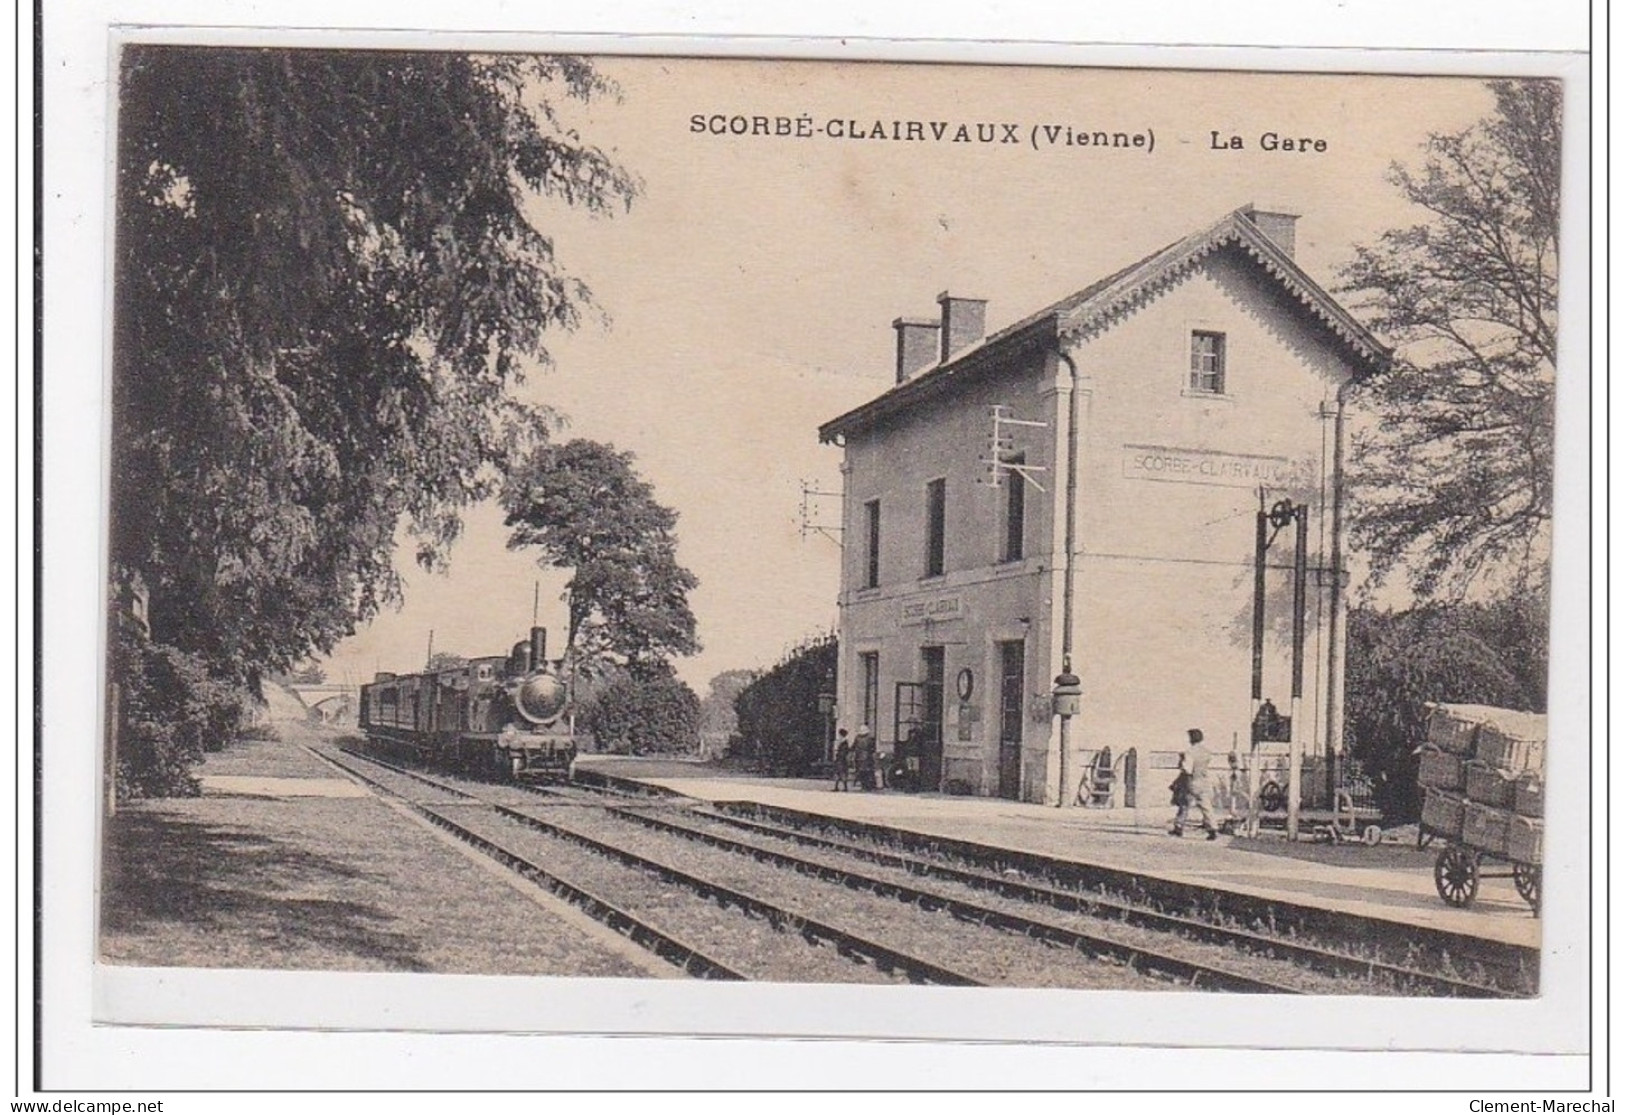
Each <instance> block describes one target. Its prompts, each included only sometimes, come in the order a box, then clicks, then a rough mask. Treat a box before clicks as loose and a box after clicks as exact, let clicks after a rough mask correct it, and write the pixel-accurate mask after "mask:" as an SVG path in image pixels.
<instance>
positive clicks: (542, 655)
mask: <svg viewBox="0 0 1625 1115" xmlns="http://www.w3.org/2000/svg"><path fill="white" fill-rule="evenodd" d="M545 665H547V628H545V627H532V628H531V629H530V668H531V669H532V670H540V669H541V668H542V667H543V666H545Z"/></svg>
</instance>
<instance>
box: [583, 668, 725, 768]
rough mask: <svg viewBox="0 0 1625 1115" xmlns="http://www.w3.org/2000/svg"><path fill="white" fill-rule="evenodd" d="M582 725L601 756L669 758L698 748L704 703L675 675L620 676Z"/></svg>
mask: <svg viewBox="0 0 1625 1115" xmlns="http://www.w3.org/2000/svg"><path fill="white" fill-rule="evenodd" d="M581 721H582V726H583V727H585V728H586V730H587V731H589V732H591V733H592V735H593V739H594V740H595V741H596V743H597V746H598V749H599V750H601V751H613V752H617V753H620V754H628V755H661V754H666V755H670V754H689V753H692V752H694V751H696V750H698V748H699V743H700V728H699V723H700V699H699V697H697V696H695V694H694V690H692V689H690V688H689V687H688V686H687V684H685V683H684V682H683V681H681V680H680V679H679V678H677V677H675V676H674V675H671V674H662V673H655V674H652V675H645V676H643V677H634V676H633V675H631V674H627V673H619V674H616V675H615V676H614V677H612V678H610V679H608V681H607V682H606V683H605V684H604V685H603V686H602V687H601V688H598V689H597V690H596V691H595V692H594V693H593V695H592V698H591V700H590V702H588V703H587V704H586V706H585V707H584V708H583V709H582V710H581Z"/></svg>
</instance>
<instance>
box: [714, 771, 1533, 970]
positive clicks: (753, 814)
mask: <svg viewBox="0 0 1625 1115" xmlns="http://www.w3.org/2000/svg"><path fill="white" fill-rule="evenodd" d="M696 813H697V815H700V816H706V817H712V818H714V819H717V820H723V821H726V822H727V823H733V822H735V821H737V820H744V819H747V818H748V819H754V820H758V821H760V820H761V819H763V818H766V819H769V820H771V821H773V822H776V823H781V824H784V825H787V826H792V827H799V826H822V827H825V828H832V829H839V830H842V831H844V832H845V833H847V834H850V835H856V836H860V837H865V838H868V839H871V840H876V841H880V842H884V843H889V844H892V845H895V846H900V847H902V848H903V849H905V850H908V851H913V852H916V853H921V852H923V853H927V854H935V855H939V856H949V857H955V858H958V859H961V860H965V861H968V862H971V863H976V864H981V865H986V866H988V867H990V868H992V869H995V870H1005V869H1015V870H1018V871H1022V872H1024V873H1027V874H1030V875H1033V876H1038V877H1041V878H1047V879H1050V880H1054V881H1056V882H1059V883H1062V884H1064V885H1071V886H1073V887H1075V888H1078V889H1079V890H1083V889H1086V888H1087V889H1094V888H1103V889H1107V890H1115V891H1118V892H1119V893H1123V894H1127V895H1130V896H1140V897H1139V898H1138V899H1135V898H1131V899H1130V901H1144V902H1146V903H1161V904H1164V905H1165V906H1173V907H1175V908H1191V907H1195V908H1201V909H1212V910H1213V911H1214V914H1215V915H1219V914H1224V915H1227V916H1229V917H1231V918H1233V919H1234V920H1236V921H1237V922H1239V923H1241V924H1255V925H1257V924H1270V925H1272V927H1273V926H1284V927H1286V929H1287V930H1288V931H1295V932H1299V933H1308V934H1311V935H1319V936H1320V938H1321V939H1327V938H1330V939H1336V940H1342V939H1350V938H1358V939H1371V938H1373V937H1376V938H1380V937H1382V936H1384V935H1387V936H1388V937H1389V939H1400V940H1404V941H1405V942H1406V943H1407V944H1408V945H1414V946H1416V947H1418V948H1420V949H1424V950H1427V955H1428V957H1429V958H1430V961H1431V958H1433V957H1437V958H1439V959H1440V960H1441V961H1442V960H1443V959H1444V958H1445V957H1448V958H1450V960H1451V961H1452V962H1455V963H1458V964H1459V963H1462V962H1468V963H1476V964H1479V965H1481V966H1482V967H1483V968H1484V969H1485V970H1486V971H1492V972H1498V973H1500V974H1501V975H1502V976H1504V977H1505V978H1506V979H1507V980H1508V981H1509V982H1514V983H1515V982H1516V981H1518V980H1519V979H1520V978H1522V977H1523V976H1524V975H1525V973H1527V972H1528V971H1530V970H1538V966H1539V962H1540V951H1539V950H1538V949H1531V948H1528V947H1526V946H1521V945H1510V944H1503V943H1501V942H1499V941H1494V940H1490V939H1487V938H1482V937H1475V936H1473V935H1471V934H1466V933H1458V932H1454V931H1451V930H1446V929H1438V928H1433V927H1429V926H1421V925H1411V924H1408V923H1404V922H1398V921H1394V920H1391V919H1385V918H1380V917H1372V916H1369V915H1364V914H1355V913H1348V912H1344V911H1339V910H1331V909H1327V908H1324V907H1315V906H1307V905H1304V904H1303V903H1300V902H1292V901H1290V900H1281V899H1274V898H1268V897H1264V896H1260V895H1252V894H1247V893H1244V892H1240V891H1231V890H1224V889H1221V888H1218V887H1213V886H1205V885H1203V884H1199V883H1187V882H1183V881H1179V880H1171V879H1164V878H1161V877H1159V876H1156V875H1143V874H1140V873H1137V872H1134V871H1130V870H1127V869H1124V868H1118V867H1107V866H1104V865H1101V864H1095V863H1089V862H1086V861H1081V860H1069V859H1061V858H1057V857H1053V856H1048V855H1043V854H1041V853H1036V852H1024V851H1020V850H1017V849H1013V848H1001V847H998V846H995V845H989V844H979V843H976V842H974V841H970V840H964V839H959V838H955V837H946V836H935V835H931V834H927V833H920V832H913V831H910V830H908V829H900V828H893V827H890V826H887V825H884V824H875V823H872V822H868V821H856V820H849V819H847V818H842V817H831V816H827V815H824V814H819V813H811V812H807V811H805V810H800V809H792V808H787V807H784V806H769V805H762V804H760V803H757V802H750V801H739V802H715V803H712V807H711V809H710V810H701V811H696ZM1060 893H1063V894H1064V893H1066V892H1065V891H1062V892H1060ZM1138 908H1142V909H1143V908H1144V907H1143V906H1142V907H1138ZM1192 920H1196V919H1192ZM1197 924H1208V925H1212V924H1214V923H1212V922H1202V921H1197ZM1218 928H1223V927H1218ZM1264 936H1265V937H1266V938H1267V939H1268V940H1270V941H1279V940H1281V938H1279V937H1275V936H1271V935H1269V934H1264ZM1361 962H1362V963H1364V961H1363V960H1362V961H1361ZM1373 962H1374V963H1390V964H1391V963H1392V961H1373ZM1397 967H1400V968H1401V969H1402V970H1404V971H1406V972H1414V971H1416V969H1414V968H1409V967H1406V966H1404V965H1397ZM1440 978H1446V977H1442V976H1441V977H1440ZM1448 978H1455V977H1448ZM1461 982H1462V983H1463V984H1464V991H1463V993H1464V994H1465V993H1466V992H1465V988H1472V987H1478V988H1483V989H1484V992H1485V993H1486V994H1488V995H1490V996H1494V997H1500V998H1518V997H1527V996H1528V995H1529V994H1530V993H1529V992H1527V991H1520V990H1517V989H1515V988H1513V987H1510V986H1508V987H1492V986H1487V985H1485V984H1481V983H1478V982H1476V981H1468V980H1463V981H1461Z"/></svg>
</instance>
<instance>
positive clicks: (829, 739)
mask: <svg viewBox="0 0 1625 1115" xmlns="http://www.w3.org/2000/svg"><path fill="white" fill-rule="evenodd" d="M818 715H820V716H822V717H823V718H824V761H825V762H829V761H831V760H833V759H834V758H835V671H834V670H830V671H829V672H827V673H826V674H825V675H824V688H823V689H821V690H819V693H818Z"/></svg>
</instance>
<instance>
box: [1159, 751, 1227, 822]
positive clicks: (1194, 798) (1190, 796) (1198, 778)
mask: <svg viewBox="0 0 1625 1115" xmlns="http://www.w3.org/2000/svg"><path fill="white" fill-rule="evenodd" d="M1186 735H1188V736H1189V737H1190V747H1189V748H1187V749H1186V751H1185V753H1184V754H1183V755H1181V756H1180V757H1179V769H1180V770H1182V771H1184V772H1185V773H1186V774H1187V775H1189V781H1190V784H1189V786H1187V788H1186V790H1185V797H1184V800H1182V801H1181V802H1180V803H1179V811H1178V812H1177V813H1175V814H1174V827H1173V828H1172V829H1171V830H1170V832H1171V833H1172V835H1174V836H1184V835H1185V819H1186V818H1187V817H1188V816H1190V813H1191V810H1193V809H1194V810H1196V811H1197V812H1198V813H1200V814H1201V815H1202V829H1203V831H1205V832H1206V833H1207V838H1208V839H1209V840H1217V839H1218V838H1219V830H1218V829H1217V828H1215V827H1214V825H1213V813H1212V811H1211V810H1210V809H1209V808H1208V802H1209V801H1210V800H1211V799H1212V796H1213V775H1212V773H1211V772H1210V771H1209V769H1208V768H1209V766H1210V765H1211V764H1212V762H1213V754H1212V752H1210V751H1208V749H1207V748H1206V747H1204V746H1202V729H1200V728H1192V729H1190V730H1189V731H1188V732H1186Z"/></svg>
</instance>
